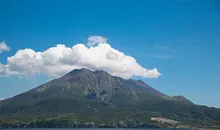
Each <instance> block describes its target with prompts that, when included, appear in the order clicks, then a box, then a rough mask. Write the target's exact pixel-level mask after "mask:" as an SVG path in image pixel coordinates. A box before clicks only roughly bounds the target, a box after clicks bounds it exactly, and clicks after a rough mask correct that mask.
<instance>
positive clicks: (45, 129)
mask: <svg viewBox="0 0 220 130" xmlns="http://www.w3.org/2000/svg"><path fill="white" fill-rule="evenodd" d="M119 129H120V130H137V129H129V128H118V129H117V128H19V130H119ZM1 130H18V129H16V128H15V129H13V128H7V129H1ZM143 130H174V129H144V128H143ZM177 130H190V129H177Z"/></svg>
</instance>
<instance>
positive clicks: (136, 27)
mask: <svg viewBox="0 0 220 130" xmlns="http://www.w3.org/2000/svg"><path fill="white" fill-rule="evenodd" d="M0 5H1V8H0V18H1V20H0V42H1V41H5V43H6V44H7V45H8V46H9V47H10V51H4V52H1V54H0V63H1V64H4V65H6V64H7V57H11V56H13V55H15V53H16V52H17V51H18V50H23V49H25V48H30V49H32V50H34V51H36V52H43V51H45V50H47V49H48V48H50V47H54V46H56V45H57V44H65V45H66V46H67V47H72V46H74V45H76V44H78V43H85V42H87V39H88V36H104V37H106V38H107V39H108V44H110V45H111V47H112V48H114V49H116V50H119V51H120V52H123V53H124V54H126V55H129V56H132V57H133V58H135V59H136V61H137V63H139V64H140V65H142V66H143V67H144V68H157V69H158V71H159V72H160V73H162V76H160V77H159V78H157V79H154V78H141V79H142V80H144V81H145V82H146V83H148V84H149V85H151V86H153V87H154V88H156V89H158V90H160V91H162V92H164V93H166V94H168V95H184V96H185V97H187V98H188V99H190V100H192V101H193V102H195V103H198V104H205V105H208V106H216V107H220V103H219V99H220V94H219V93H220V82H219V77H220V76H219V75H220V68H219V66H220V61H219V59H220V53H219V49H220V2H219V1H218V0H169V1H164V0H154V1H153V0H152V1H150V0H149V1H148V0H139V1H137V0H108V1H107V0H106V1H103V0H93V1H92V0H80V1H76V0H62V1H58V0H46V1H45V0H20V1H17V0H1V1H0ZM48 80H50V78H48V77H47V76H46V75H44V74H38V75H29V76H24V77H20V76H5V75H2V76H1V77H0V84H1V85H0V98H8V97H11V96H14V95H16V94H18V93H21V92H24V91H26V90H29V89H31V88H33V87H36V86H37V85H40V84H42V83H44V82H46V81H48Z"/></svg>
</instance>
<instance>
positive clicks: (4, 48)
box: [0, 41, 10, 53]
mask: <svg viewBox="0 0 220 130" xmlns="http://www.w3.org/2000/svg"><path fill="white" fill-rule="evenodd" d="M3 51H10V47H8V46H7V44H6V43H5V41H2V42H0V53H2V52H3Z"/></svg>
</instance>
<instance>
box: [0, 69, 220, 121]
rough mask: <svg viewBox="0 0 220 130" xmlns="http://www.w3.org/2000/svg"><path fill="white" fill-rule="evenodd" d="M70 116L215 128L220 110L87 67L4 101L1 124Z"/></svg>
mask: <svg viewBox="0 0 220 130" xmlns="http://www.w3.org/2000/svg"><path fill="white" fill-rule="evenodd" d="M69 115H72V116H71V118H74V120H82V119H83V120H88V121H89V120H96V121H99V122H105V123H109V122H110V120H111V121H112V120H113V121H118V120H128V119H129V120H134V119H137V120H138V121H142V122H143V121H148V122H151V121H150V119H151V117H164V118H170V119H174V120H177V121H178V122H183V123H187V124H191V122H198V121H199V122H204V123H205V124H207V123H208V124H209V125H210V124H218V122H219V121H220V110H219V109H216V108H209V107H205V106H199V105H196V104H194V103H192V102H191V101H189V100H188V99H186V98H185V97H183V96H173V97H171V96H168V95H166V94H164V93H162V92H159V91H158V90H156V89H154V88H152V87H151V86H149V85H147V84H146V83H144V82H143V81H141V80H134V79H128V80H126V79H123V78H120V77H117V76H111V75H110V74H108V73H107V72H105V71H102V70H96V71H91V70H88V69H85V68H82V69H75V70H72V71H71V72H69V73H67V74H66V75H64V76H63V77H60V78H58V79H54V80H52V81H50V82H47V83H45V84H42V85H40V86H39V87H36V88H34V89H31V90H29V91H27V92H24V93H22V94H19V95H16V96H14V97H12V98H10V99H6V100H3V101H1V102H0V124H1V123H6V122H10V123H9V124H8V125H10V124H13V123H14V121H13V120H12V119H16V121H17V122H20V121H22V122H27V121H31V122H34V121H35V120H36V119H37V120H40V119H42V120H43V121H46V120H48V119H51V118H52V119H59V120H61V119H63V118H64V117H65V118H66V117H68V116H69ZM60 116H61V117H60ZM75 118H77V119H75ZM91 118H92V119H91ZM151 123H152V122H151Z"/></svg>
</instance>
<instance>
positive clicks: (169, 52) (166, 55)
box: [148, 45, 176, 59]
mask: <svg viewBox="0 0 220 130" xmlns="http://www.w3.org/2000/svg"><path fill="white" fill-rule="evenodd" d="M153 48H154V53H153V54H150V55H148V56H149V57H151V58H156V59H172V58H174V57H175V56H174V53H175V52H176V51H175V50H174V49H173V48H171V47H169V46H161V45H155V46H154V47H153Z"/></svg>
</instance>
